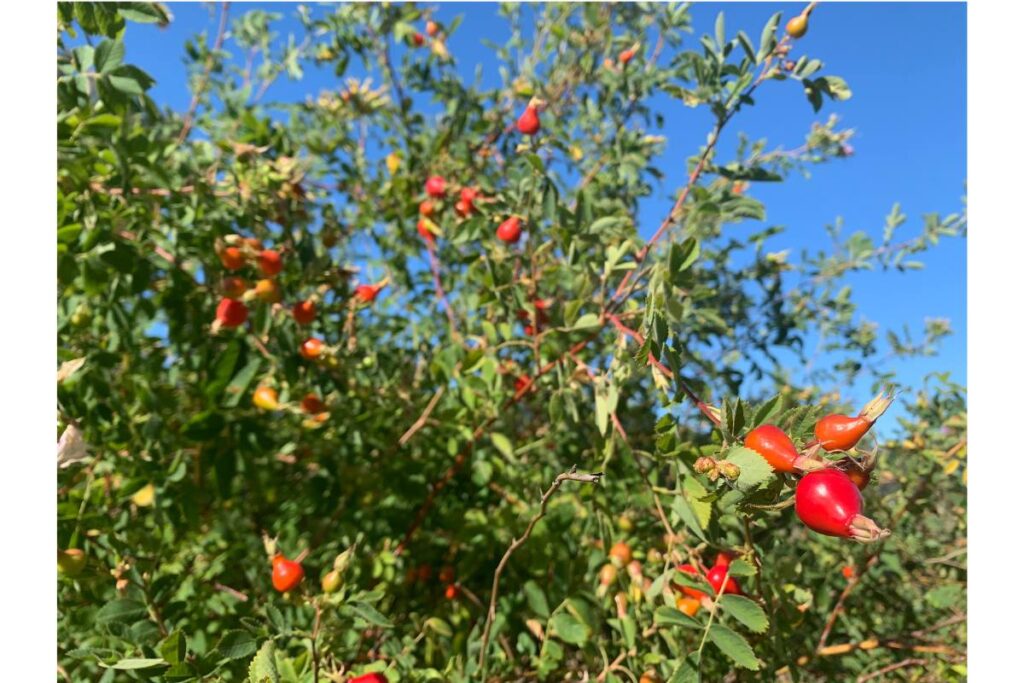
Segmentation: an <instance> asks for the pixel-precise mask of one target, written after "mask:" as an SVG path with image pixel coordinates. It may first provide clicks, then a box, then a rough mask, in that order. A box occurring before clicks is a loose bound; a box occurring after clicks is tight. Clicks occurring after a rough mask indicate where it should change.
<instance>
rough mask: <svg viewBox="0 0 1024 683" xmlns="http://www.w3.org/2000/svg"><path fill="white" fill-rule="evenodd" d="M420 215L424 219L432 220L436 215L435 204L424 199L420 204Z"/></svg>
mask: <svg viewBox="0 0 1024 683" xmlns="http://www.w3.org/2000/svg"><path fill="white" fill-rule="evenodd" d="M420 215H421V216H423V217H424V218H430V217H431V216H433V215H434V202H432V201H430V200H429V199H424V200H423V201H422V202H420Z"/></svg>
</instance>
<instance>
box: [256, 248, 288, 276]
mask: <svg viewBox="0 0 1024 683" xmlns="http://www.w3.org/2000/svg"><path fill="white" fill-rule="evenodd" d="M257 261H258V262H259V265H260V270H262V271H263V274H264V275H267V276H274V275H277V274H278V273H280V272H281V268H282V267H284V264H282V263H281V254H279V253H277V252H276V251H274V250H273V249H264V250H263V251H261V252H260V254H259V256H258V257H257Z"/></svg>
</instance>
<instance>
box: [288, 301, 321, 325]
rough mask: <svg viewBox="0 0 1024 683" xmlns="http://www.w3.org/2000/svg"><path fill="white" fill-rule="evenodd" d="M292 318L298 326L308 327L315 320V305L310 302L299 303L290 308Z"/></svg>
mask: <svg viewBox="0 0 1024 683" xmlns="http://www.w3.org/2000/svg"><path fill="white" fill-rule="evenodd" d="M292 317H293V318H295V322H297V323H298V324H300V325H308V324H310V323H311V322H313V321H314V320H316V304H315V303H313V302H312V301H300V302H299V303H297V304H295V305H294V306H292Z"/></svg>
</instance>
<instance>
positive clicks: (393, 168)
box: [384, 152, 402, 175]
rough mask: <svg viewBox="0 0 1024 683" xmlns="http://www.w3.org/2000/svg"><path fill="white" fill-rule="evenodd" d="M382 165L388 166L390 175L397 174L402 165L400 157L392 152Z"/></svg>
mask: <svg viewBox="0 0 1024 683" xmlns="http://www.w3.org/2000/svg"><path fill="white" fill-rule="evenodd" d="M384 163H386V164H387V166H388V173H390V174H391V175H395V173H397V172H398V167H399V166H401V165H402V157H400V156H398V155H397V154H396V153H394V152H392V153H391V154H389V155H388V156H387V158H386V159H385V160H384Z"/></svg>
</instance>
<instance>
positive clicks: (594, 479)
mask: <svg viewBox="0 0 1024 683" xmlns="http://www.w3.org/2000/svg"><path fill="white" fill-rule="evenodd" d="M602 476H604V473H603V472H595V473H593V474H577V473H576V466H575V465H573V466H572V468H571V469H570V470H569V471H568V472H563V473H562V474H559V475H558V476H557V477H555V481H554V482H552V484H551V486H550V487H549V488H548V490H547V491H546V492H545V493H544V495H543V496H541V499H540V510H539V511H538V512H537V514H536V515H534V516H533V518H532V519H530V523H529V524H527V525H526V531H524V532H523V535H522V536H520V537H519V538H516V539H514V540H513V541H512V543H511V544H510V545H509V547H508V549H507V550H506V551H505V554H504V555H503V556H502V558H501V561H500V562H498V567H497V569H495V570H494V580H493V581H492V583H491V601H490V605H489V606H488V608H487V621H486V622H485V623H484V633H483V636H482V638H481V643H480V663H479V666H478V667H477V668H478V669H479V670H480V672H481V674H480V675H481V679H486V677H487V669H486V668H485V666H486V664H487V644H488V643H489V642H490V639H491V626H492V625H493V624H494V618H495V616H496V615H497V604H498V588H499V582H500V581H501V572H502V571H504V569H505V566H506V565H507V564H508V561H509V559H511V557H512V553H514V552H515V551H516V549H517V548H519V546H521V545H523V544H524V543H526V541H527V540H529V538H530V534H532V533H533V527H534V526H536V524H537V522H539V521H540V519H541V517H543V516H544V514H545V513H546V512H547V508H548V501H549V500H551V496H553V495H554V494H555V493H556V492H557V491H558V489H560V488H561V487H562V483H563V482H566V481H583V482H587V483H589V484H597V483H600V481H601V477H602Z"/></svg>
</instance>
